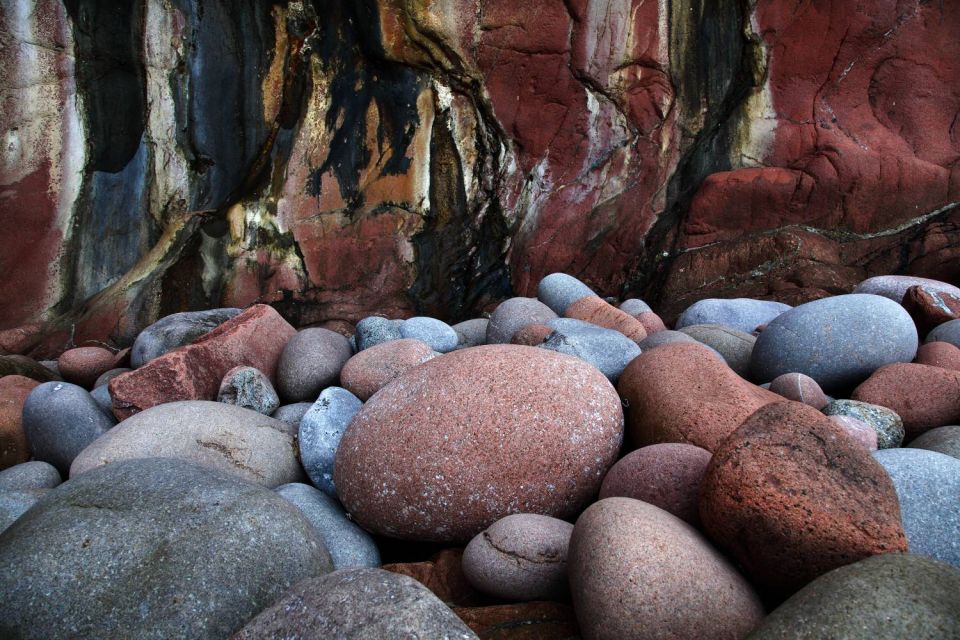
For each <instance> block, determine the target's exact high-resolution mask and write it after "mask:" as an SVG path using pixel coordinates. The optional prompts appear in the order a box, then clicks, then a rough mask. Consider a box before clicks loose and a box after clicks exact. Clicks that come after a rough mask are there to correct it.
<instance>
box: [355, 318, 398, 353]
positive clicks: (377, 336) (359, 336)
mask: <svg viewBox="0 0 960 640" xmlns="http://www.w3.org/2000/svg"><path fill="white" fill-rule="evenodd" d="M402 325H403V320H390V319H388V318H381V317H380V316H368V317H366V318H364V319H363V320H361V321H360V322H358V323H357V333H356V334H355V335H354V338H355V339H356V343H357V351H358V352H359V351H363V350H364V349H369V348H370V347H375V346H377V345H378V344H383V343H384V342H390V341H391V340H399V339H401V338H402V337H403V336H402V335H400V327H401V326H402Z"/></svg>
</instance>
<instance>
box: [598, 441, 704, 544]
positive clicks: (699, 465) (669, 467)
mask: <svg viewBox="0 0 960 640" xmlns="http://www.w3.org/2000/svg"><path fill="white" fill-rule="evenodd" d="M710 457H711V455H710V452H709V451H707V450H706V449H701V448H700V447H695V446H693V445H692V444H679V443H673V442H668V443H662V444H653V445H650V446H649V447H641V448H640V449H637V450H635V451H631V452H630V453H628V454H627V455H625V456H624V457H622V458H620V460H618V461H617V463H616V464H615V465H613V466H612V467H611V468H610V471H608V472H607V475H606V477H604V479H603V484H602V485H601V486H600V499H601V500H603V499H604V498H617V497H620V498H633V499H635V500H643V501H644V502H646V503H649V504H652V505H654V506H657V507H660V508H661V509H663V510H664V511H667V512H668V513H671V514H673V515H675V516H677V517H678V518H680V519H681V520H683V521H685V522H687V523H689V524H691V525H693V526H697V525H699V524H700V514H699V512H698V507H697V502H698V499H699V497H700V481H701V480H703V474H704V473H706V471H707V465H708V464H709V463H710Z"/></svg>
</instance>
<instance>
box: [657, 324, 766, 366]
mask: <svg viewBox="0 0 960 640" xmlns="http://www.w3.org/2000/svg"><path fill="white" fill-rule="evenodd" d="M680 331H681V332H682V333H685V334H687V335H688V336H690V337H691V338H693V339H694V340H696V341H697V342H699V343H701V344H705V345H707V346H708V347H711V348H712V349H714V350H715V351H717V353H719V354H720V355H721V356H723V359H724V360H726V361H727V365H729V367H730V368H731V369H733V370H734V371H736V372H737V375H739V376H740V377H742V378H749V377H750V354H752V353H753V345H754V344H756V342H757V338H756V336H754V335H753V334H750V333H746V332H745V331H740V330H739V329H734V328H731V327H728V326H725V325H722V324H693V325H690V326H688V327H683V328H682V329H680ZM659 333H662V332H658V333H655V334H653V335H654V336H656V335H659Z"/></svg>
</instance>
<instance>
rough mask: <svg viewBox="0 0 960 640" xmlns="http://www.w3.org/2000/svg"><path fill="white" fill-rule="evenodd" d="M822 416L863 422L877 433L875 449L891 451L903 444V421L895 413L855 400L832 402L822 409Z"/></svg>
mask: <svg viewBox="0 0 960 640" xmlns="http://www.w3.org/2000/svg"><path fill="white" fill-rule="evenodd" d="M823 413H824V415H828V416H849V417H851V418H856V419H857V420H860V421H861V422H864V423H866V424H868V425H870V426H871V427H873V429H874V430H875V431H876V432H877V447H878V448H880V449H891V448H894V447H899V446H900V445H901V444H903V437H904V429H903V420H901V419H900V416H898V415H897V414H896V412H895V411H892V410H890V409H887V408H886V407H881V406H880V405H876V404H869V403H866V402H858V401H856V400H834V401H833V402H831V403H830V404H828V405H827V406H826V407H824V408H823Z"/></svg>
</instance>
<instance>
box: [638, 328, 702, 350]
mask: <svg viewBox="0 0 960 640" xmlns="http://www.w3.org/2000/svg"><path fill="white" fill-rule="evenodd" d="M674 342H689V343H691V344H696V343H697V340H695V339H693V338H691V337H690V336H688V335H687V334H685V333H683V332H682V331H674V330H672V329H666V330H664V331H658V332H656V333H654V334H652V335H648V336H647V337H646V338H644V339H643V340H641V341H640V343H639V345H638V346H639V347H640V350H641V351H649V350H650V349H653V348H655V347H659V346H661V345H665V344H673V343H674Z"/></svg>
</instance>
